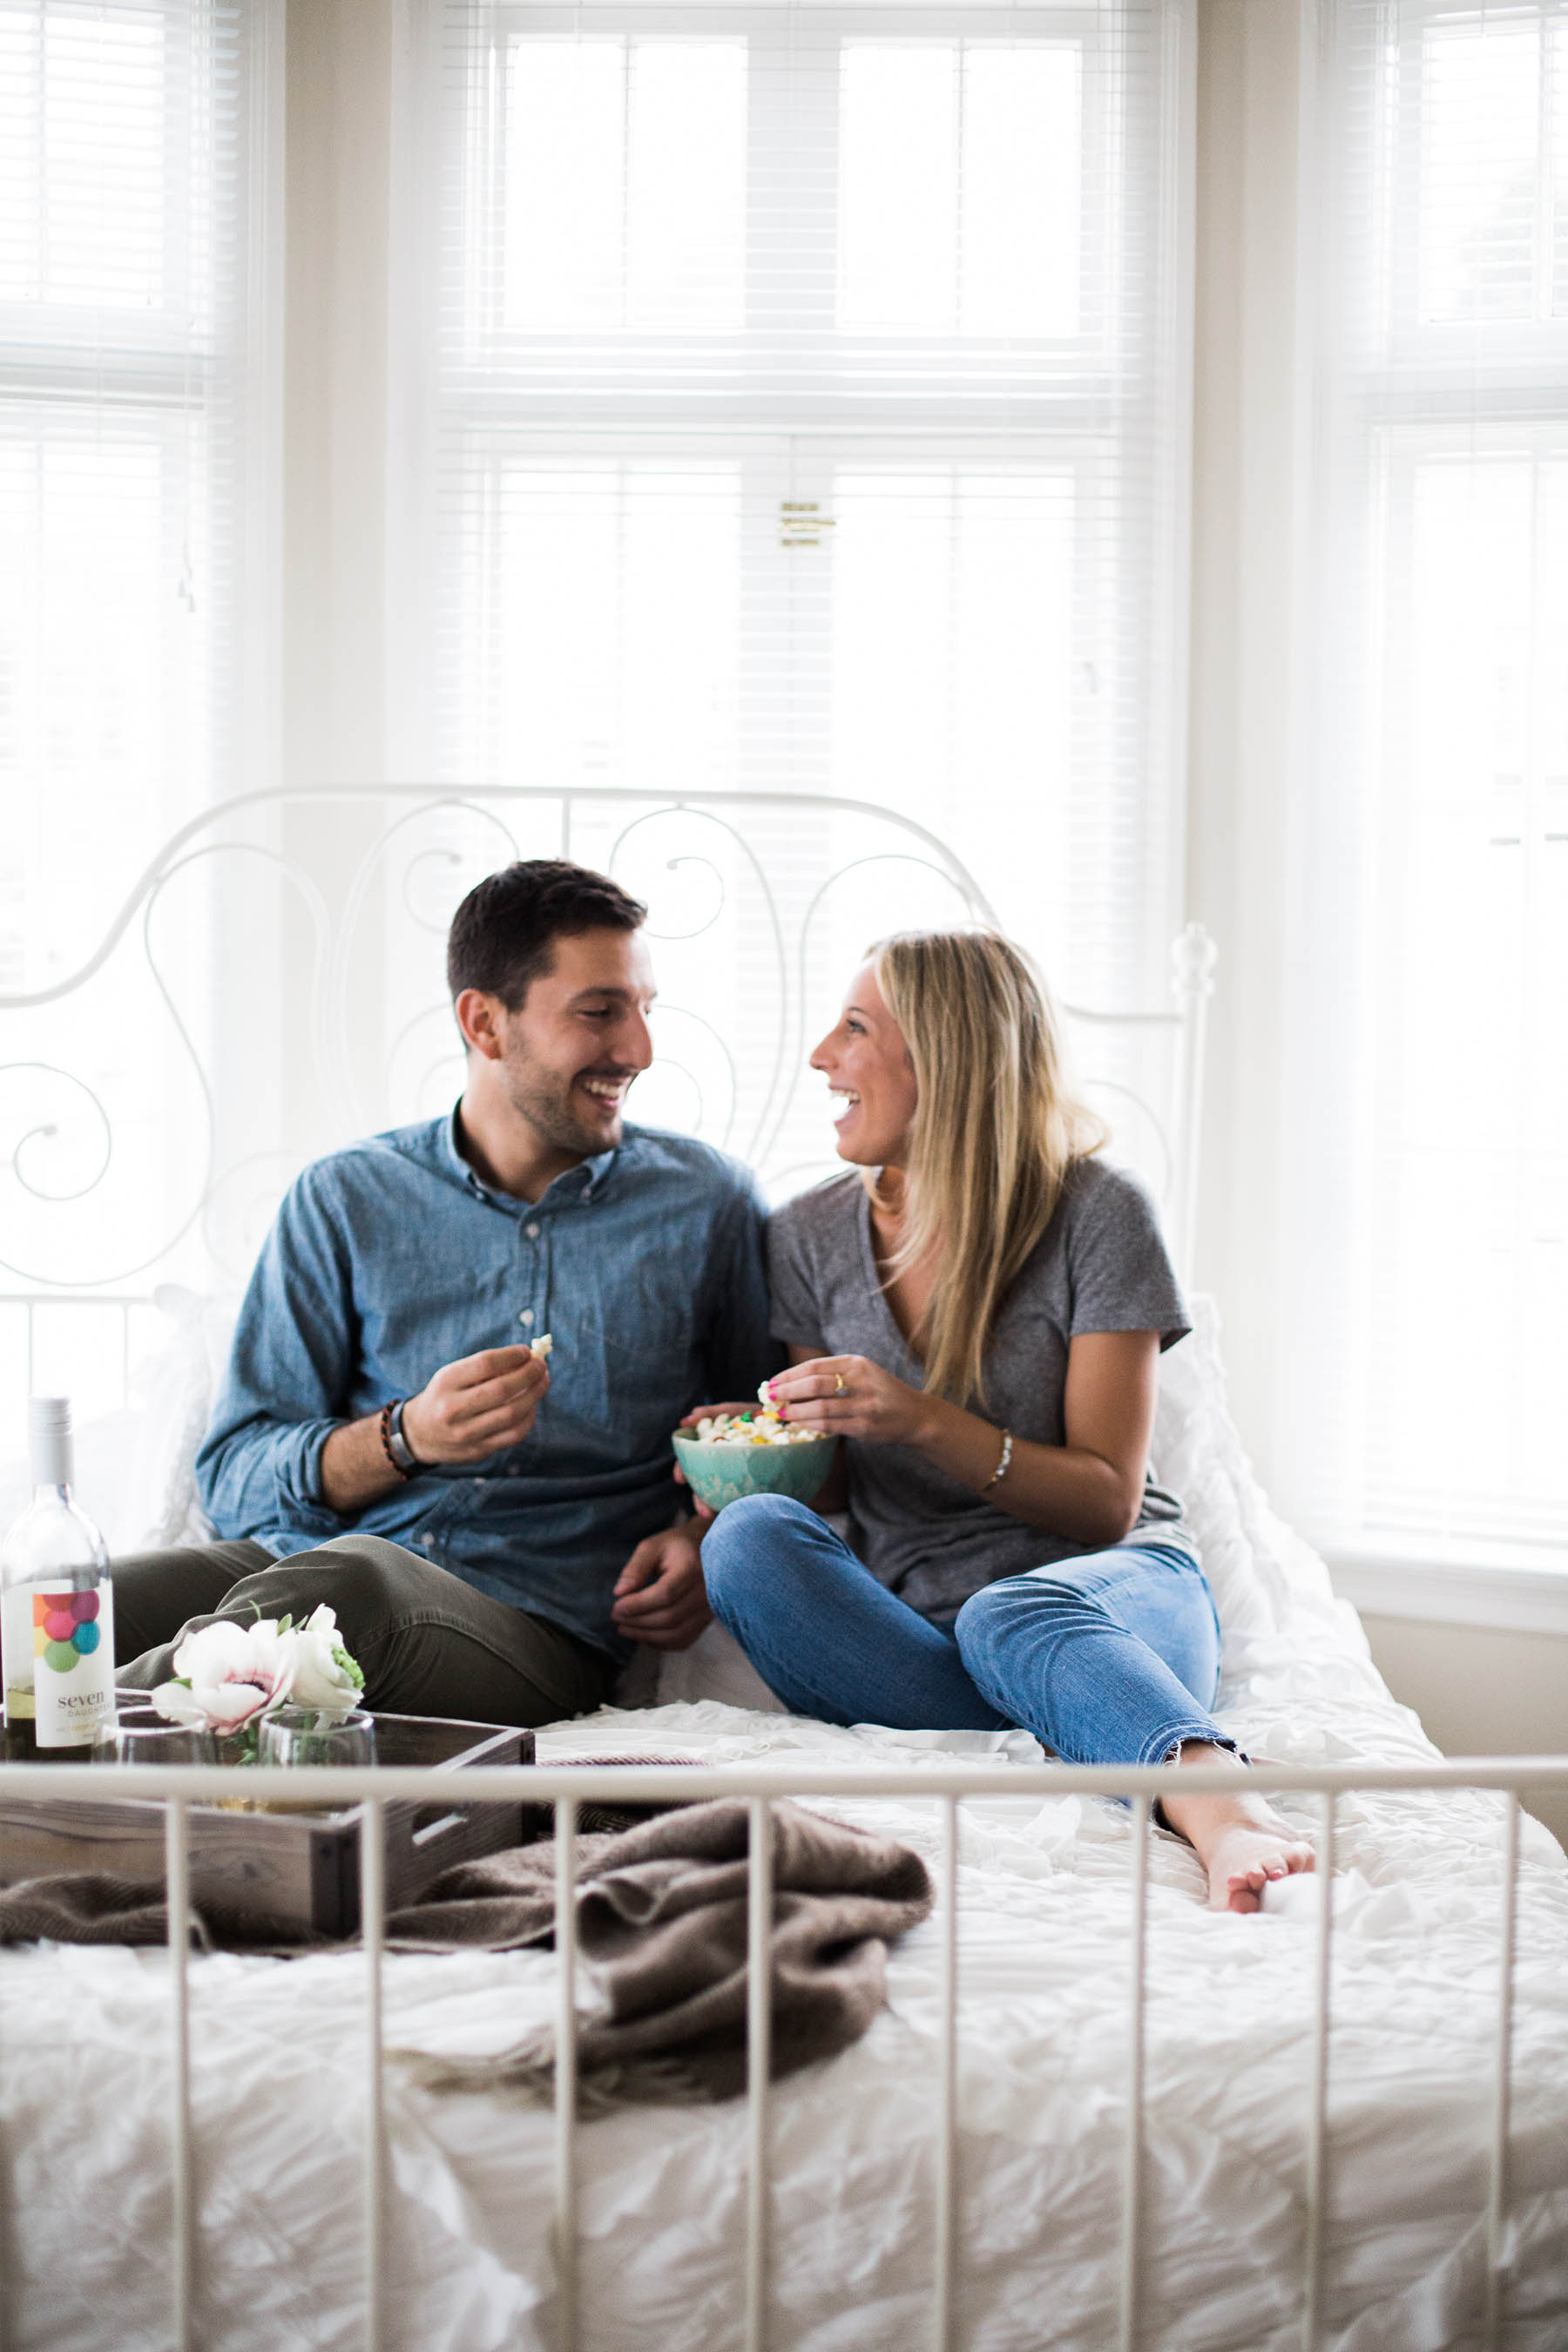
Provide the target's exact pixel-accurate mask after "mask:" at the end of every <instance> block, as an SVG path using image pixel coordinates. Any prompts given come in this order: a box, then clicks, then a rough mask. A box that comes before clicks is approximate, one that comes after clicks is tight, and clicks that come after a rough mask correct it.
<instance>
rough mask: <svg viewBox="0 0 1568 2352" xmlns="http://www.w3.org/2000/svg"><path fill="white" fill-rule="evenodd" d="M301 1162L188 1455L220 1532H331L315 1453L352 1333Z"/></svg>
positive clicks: (345, 1290) (346, 1375)
mask: <svg viewBox="0 0 1568 2352" xmlns="http://www.w3.org/2000/svg"><path fill="white" fill-rule="evenodd" d="M316 1176H317V1171H315V1170H311V1169H307V1171H305V1173H304V1175H303V1176H301V1177H300V1179H299V1181H297V1182H296V1184H295V1185H294V1186H293V1188H292V1190H291V1191H290V1192H289V1194H288V1195H287V1197H286V1199H285V1200H284V1202H283V1205H282V1207H281V1208H280V1209H279V1213H278V1216H277V1220H276V1222H275V1223H274V1224H273V1227H272V1230H271V1232H270V1234H268V1237H267V1241H266V1243H265V1244H264V1245H263V1248H262V1252H261V1255H260V1257H259V1258H258V1260H257V1264H256V1269H255V1272H254V1273H253V1274H252V1276H251V1277H250V1282H249V1285H248V1286H247V1290H246V1294H245V1300H244V1304H243V1305H242V1307H241V1308H240V1312H239V1321H238V1324H237V1328H236V1331H235V1337H234V1347H233V1349H232V1352H231V1354H230V1357H229V1362H228V1370H227V1372H226V1375H225V1378H224V1381H223V1385H222V1388H221V1389H220V1390H219V1391H218V1397H217V1402H216V1406H215V1408H214V1412H213V1419H212V1423H211V1426H210V1427H209V1429H208V1431H207V1433H206V1436H205V1439H204V1440H203V1443H202V1446H201V1450H200V1452H199V1453H198V1454H197V1456H196V1488H197V1492H198V1493H199V1495H200V1496H201V1499H202V1504H203V1507H204V1508H205V1511H206V1513H207V1516H208V1517H209V1518H210V1519H211V1520H212V1522H213V1524H214V1526H215V1527H216V1528H217V1530H218V1532H219V1534H220V1535H224V1536H239V1535H254V1536H255V1537H257V1538H258V1540H262V1541H266V1540H267V1536H268V1531H269V1530H274V1529H277V1528H279V1527H286V1528H291V1529H298V1530H299V1531H300V1534H301V1535H303V1536H307V1537H309V1536H314V1535H321V1536H331V1535H335V1534H337V1533H338V1532H340V1531H341V1529H342V1528H343V1527H344V1526H345V1525H347V1524H349V1523H348V1522H347V1521H345V1520H344V1519H342V1517H340V1516H339V1514H338V1513H337V1512H335V1511H333V1510H331V1509H330V1508H329V1507H328V1506H327V1505H326V1503H325V1502H324V1501H323V1500H322V1497H321V1453H322V1449H323V1447H324V1446H325V1444H326V1442H327V1439H328V1438H329V1436H330V1435H331V1433H332V1431H333V1430H334V1429H337V1428H339V1427H341V1425H342V1420H343V1415H344V1401H345V1399H346V1397H347V1396H348V1394H349V1391H350V1390H351V1387H352V1385H353V1372H354V1366H355V1361H356V1357H357V1350H358V1335H357V1328H356V1317H355V1311H354V1304H353V1274H352V1268H351V1266H350V1263H349V1255H348V1248H347V1242H346V1237H345V1235H344V1234H342V1232H341V1231H340V1229H339V1227H338V1225H337V1223H336V1221H335V1220H334V1218H333V1217H332V1216H331V1213H329V1209H328V1205H327V1202H326V1200H325V1199H324V1198H323V1197H322V1191H321V1187H320V1186H319V1185H318V1183H317V1181H315V1179H316Z"/></svg>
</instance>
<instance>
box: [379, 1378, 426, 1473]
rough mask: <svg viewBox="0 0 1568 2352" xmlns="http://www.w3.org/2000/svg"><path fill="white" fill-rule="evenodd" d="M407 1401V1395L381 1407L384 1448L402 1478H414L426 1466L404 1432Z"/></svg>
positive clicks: (388, 1458)
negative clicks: (404, 1413) (404, 1414)
mask: <svg viewBox="0 0 1568 2352" xmlns="http://www.w3.org/2000/svg"><path fill="white" fill-rule="evenodd" d="M407 1402H408V1399H407V1398H406V1397H397V1398H395V1399H394V1401H393V1402H392V1403H391V1404H384V1405H383V1406H382V1408H381V1444H382V1450H383V1452H384V1454H385V1455H386V1458H387V1460H388V1461H389V1462H390V1463H391V1465H392V1466H393V1468H394V1469H395V1471H396V1472H397V1475H398V1476H399V1477H400V1478H412V1477H413V1476H414V1475H415V1473H416V1471H418V1470H423V1469H424V1468H425V1467H426V1465H425V1464H424V1463H423V1462H421V1461H420V1459H419V1456H418V1455H417V1454H416V1453H415V1451H414V1448H413V1447H412V1446H411V1445H410V1444H409V1443H408V1440H407V1439H406V1437H405V1436H404V1434H403V1412H404V1407H405V1405H406V1404H407Z"/></svg>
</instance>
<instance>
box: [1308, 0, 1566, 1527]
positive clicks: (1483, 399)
mask: <svg viewBox="0 0 1568 2352" xmlns="http://www.w3.org/2000/svg"><path fill="white" fill-rule="evenodd" d="M1339 30H1340V54H1339V59H1338V73H1339V79H1338V82H1337V85H1336V106H1335V116H1336V127H1337V133H1338V142H1339V143H1338V149H1337V156H1338V169H1337V171H1335V172H1332V173H1331V174H1330V177H1331V182H1333V183H1334V184H1336V185H1337V187H1338V189H1339V190H1340V191H1341V193H1342V200H1343V201H1342V206H1341V209H1340V210H1339V212H1338V214H1337V215H1336V218H1335V220H1334V223H1333V233H1332V236H1331V245H1330V249H1331V253H1332V254H1333V256H1334V260H1335V267H1334V268H1333V269H1332V270H1331V275H1330V278H1329V291H1330V299H1329V319H1328V322H1327V323H1328V327H1329V331H1330V336H1331V361H1330V365H1329V369H1328V373H1327V376H1326V380H1325V392H1326V394H1327V406H1328V415H1329V421H1330V431H1329V437H1328V443H1327V447H1328V452H1329V456H1330V459H1331V467H1332V469H1333V471H1332V479H1333V483H1334V498H1333V500H1332V504H1331V509H1330V511H1331V518H1332V520H1331V528H1330V530H1328V532H1327V534H1326V536H1325V543H1324V549H1323V575H1324V590H1325V594H1324V604H1325V607H1326V609H1327V611H1328V612H1329V614H1331V621H1330V625H1329V626H1328V628H1327V632H1326V636H1325V653H1326V669H1325V672H1324V678H1325V686H1324V690H1323V691H1322V693H1321V698H1320V697H1319V696H1318V695H1316V694H1315V695H1314V700H1315V701H1319V700H1321V707H1322V708H1323V709H1326V710H1327V711H1329V712H1330V713H1331V714H1332V715H1331V717H1330V718H1329V719H1325V720H1324V721H1323V722H1322V723H1321V737H1320V742H1319V745H1318V752H1317V765H1318V777H1319V791H1318V794H1317V797H1318V800H1319V803H1320V814H1321V830H1320V832H1319V835H1318V840H1317V846H1316V847H1315V848H1314V849H1312V850H1310V852H1309V856H1308V863H1307V867H1306V873H1305V895H1304V906H1305V908H1306V911H1307V913H1308V917H1309V927H1310V928H1309V933H1308V935H1307V940H1308V952H1307V958H1306V966H1307V969H1309V970H1310V972H1311V974H1312V992H1313V995H1314V999H1315V1004H1314V1009H1313V1012H1312V1013H1310V1015H1309V1016H1308V1019H1307V1022H1306V1023H1305V1024H1304V1034H1306V1032H1307V1031H1313V1032H1315V1034H1311V1035H1310V1038H1309V1042H1308V1043H1306V1044H1305V1045H1304V1046H1303V1049H1302V1061H1301V1067H1302V1069H1303V1072H1304V1073H1305V1074H1306V1082H1305V1084H1304V1085H1303V1087H1302V1088H1301V1089H1300V1106H1299V1108H1300V1112H1301V1114H1302V1116H1303V1118H1305V1120H1306V1121H1307V1122H1309V1128H1308V1129H1304V1131H1303V1134H1302V1136H1301V1138H1300V1144H1299V1156H1300V1161H1301V1164H1302V1165H1303V1166H1304V1167H1305V1169H1306V1170H1307V1171H1308V1181H1309V1182H1310V1185H1311V1187H1312V1189H1313V1191H1314V1192H1315V1194H1316V1197H1317V1202H1318V1209H1319V1214H1320V1220H1321V1223H1322V1225H1323V1229H1324V1231H1325V1233H1326V1234H1331V1236H1332V1246H1333V1248H1334V1249H1335V1250H1336V1251H1338V1252H1339V1253H1341V1254H1342V1256H1343V1257H1344V1258H1345V1259H1346V1260H1347V1261H1348V1262H1349V1263H1350V1264H1351V1265H1352V1266H1353V1268H1354V1276H1353V1279H1352V1282H1351V1284H1350V1285H1348V1286H1344V1287H1343V1288H1342V1290H1341V1291H1340V1292H1339V1294H1338V1295H1337V1297H1335V1296H1334V1295H1333V1294H1332V1293H1331V1292H1325V1293H1324V1294H1323V1295H1322V1299H1321V1302H1320V1304H1319V1305H1318V1306H1317V1307H1312V1306H1310V1305H1306V1306H1305V1309H1304V1312H1305V1324H1306V1327H1307V1328H1310V1329H1312V1330H1314V1331H1315V1333H1316V1345H1315V1349H1313V1350H1312V1351H1311V1352H1310V1356H1309V1362H1310V1377H1311V1381H1312V1384H1313V1386H1314V1387H1315V1389H1316V1391H1317V1394H1316V1397H1315V1399H1308V1400H1305V1401H1300V1402H1301V1412H1300V1422H1299V1424H1298V1426H1299V1433H1300V1439H1301V1440H1304V1441H1305V1445H1303V1444H1301V1443H1299V1444H1298V1445H1297V1447H1296V1448H1295V1453H1296V1458H1297V1461H1298V1464H1299V1465H1300V1471H1299V1475H1300V1482H1301V1488H1302V1491H1301V1494H1300V1497H1298V1498H1296V1499H1297V1505H1298V1507H1299V1508H1300V1509H1301V1511H1302V1513H1303V1516H1305V1517H1308V1519H1309V1520H1310V1523H1311V1524H1313V1525H1315V1526H1316V1527H1318V1528H1319V1529H1320V1530H1321V1532H1324V1533H1326V1534H1329V1535H1331V1536H1333V1537H1336V1538H1338V1539H1339V1540H1341V1541H1349V1542H1357V1543H1362V1544H1371V1545H1372V1546H1373V1547H1374V1548H1375V1547H1376V1546H1379V1545H1394V1546H1397V1545H1399V1544H1400V1543H1402V1542H1404V1543H1416V1544H1426V1545H1428V1546H1429V1545H1432V1544H1434V1543H1436V1544H1437V1545H1439V1546H1442V1545H1445V1544H1446V1545H1450V1546H1454V1547H1458V1548H1459V1549H1469V1550H1471V1551H1477V1550H1479V1549H1481V1548H1483V1547H1485V1546H1487V1545H1495V1544H1499V1543H1502V1544H1505V1545H1506V1544H1510V1543H1511V1544H1514V1545H1522V1546H1525V1547H1527V1548H1530V1549H1533V1550H1534V1551H1535V1552H1536V1553H1538V1554H1539V1555H1541V1556H1543V1557H1544V1556H1546V1555H1547V1554H1550V1553H1552V1551H1557V1550H1561V1549H1562V1548H1563V1547H1564V1546H1568V1446H1565V1445H1564V1444H1563V1431H1564V1429H1565V1428H1568V1347H1565V1345H1564V1337H1563V1335H1564V1332H1565V1331H1568V16H1564V15H1563V11H1562V10H1561V9H1560V8H1555V7H1542V6H1521V7H1512V8H1507V9H1498V10H1490V9H1487V10H1474V9H1469V8H1453V7H1448V6H1444V7H1438V6H1435V5H1409V0H1406V5H1397V6H1395V5H1372V0H1345V5H1343V6H1342V10H1341V14H1340V19H1339ZM1336 624H1337V625H1336ZM1330 835H1335V836H1337V838H1338V840H1339V842H1340V845H1341V846H1340V850H1339V852H1338V854H1337V856H1330V855H1329V854H1328V853H1327V851H1326V848H1325V846H1324V845H1325V843H1326V841H1327V839H1328V838H1329V837H1330ZM1313 934H1315V938H1314V937H1313ZM1307 1450H1311V1451H1315V1453H1316V1457H1317V1458H1316V1460H1315V1461H1312V1462H1308V1461H1307V1460H1306V1459H1305V1458H1304V1453H1305V1452H1306V1451H1307Z"/></svg>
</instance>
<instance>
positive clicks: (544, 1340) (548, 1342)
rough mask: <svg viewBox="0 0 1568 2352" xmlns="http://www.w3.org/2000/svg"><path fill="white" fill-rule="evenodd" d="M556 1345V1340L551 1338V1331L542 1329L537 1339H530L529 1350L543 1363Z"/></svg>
mask: <svg viewBox="0 0 1568 2352" xmlns="http://www.w3.org/2000/svg"><path fill="white" fill-rule="evenodd" d="M554 1345H555V1342H554V1340H553V1339H552V1338H551V1336H550V1334H549V1332H548V1331H542V1332H541V1333H540V1335H539V1337H538V1339H531V1340H530V1341H529V1343H528V1352H529V1354H530V1355H531V1356H537V1357H538V1358H539V1360H540V1361H541V1363H542V1362H543V1360H544V1359H545V1357H546V1356H548V1355H549V1353H550V1352H551V1349H552V1348H553V1347H554Z"/></svg>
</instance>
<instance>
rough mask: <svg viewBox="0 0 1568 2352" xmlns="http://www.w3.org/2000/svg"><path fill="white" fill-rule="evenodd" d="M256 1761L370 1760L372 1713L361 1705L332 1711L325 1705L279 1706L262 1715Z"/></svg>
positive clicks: (328, 1762)
mask: <svg viewBox="0 0 1568 2352" xmlns="http://www.w3.org/2000/svg"><path fill="white" fill-rule="evenodd" d="M257 1761H258V1763H260V1764H374V1762H375V1717H374V1716H372V1715H369V1714H367V1713H366V1712H365V1710H364V1709H363V1707H355V1708H353V1710H352V1711H351V1712H350V1713H349V1714H347V1715H333V1714H331V1712H330V1711H329V1710H328V1709H327V1708H325V1707H314V1706H280V1707H279V1709H278V1712H277V1713H276V1714H275V1715H268V1716H264V1717H262V1722H261V1741H260V1748H259V1751H258V1757H257Z"/></svg>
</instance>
